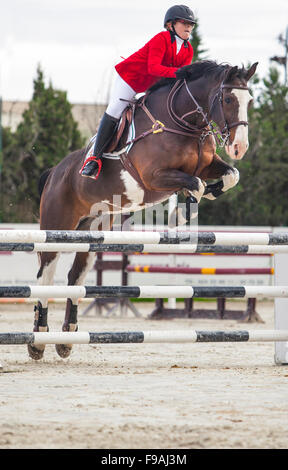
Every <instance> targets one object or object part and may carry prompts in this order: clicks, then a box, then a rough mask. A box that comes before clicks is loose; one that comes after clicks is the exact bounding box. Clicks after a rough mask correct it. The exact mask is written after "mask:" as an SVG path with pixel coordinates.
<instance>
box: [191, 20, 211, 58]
mask: <svg viewBox="0 0 288 470" xmlns="http://www.w3.org/2000/svg"><path fill="white" fill-rule="evenodd" d="M190 44H191V45H192V47H193V50H194V55H193V62H196V61H198V60H204V59H206V58H207V57H206V52H207V49H204V48H203V44H202V38H201V36H200V32H199V22H198V20H197V23H196V25H195V27H194V29H193V32H192V39H190Z"/></svg>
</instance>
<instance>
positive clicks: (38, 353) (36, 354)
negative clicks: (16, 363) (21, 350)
mask: <svg viewBox="0 0 288 470" xmlns="http://www.w3.org/2000/svg"><path fill="white" fill-rule="evenodd" d="M27 348H28V354H29V356H30V357H31V359H34V360H35V361H39V360H40V359H42V357H43V355H44V351H45V348H42V349H38V348H36V346H34V345H33V344H28V346H27Z"/></svg>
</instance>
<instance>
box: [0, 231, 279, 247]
mask: <svg viewBox="0 0 288 470" xmlns="http://www.w3.org/2000/svg"><path fill="white" fill-rule="evenodd" d="M11 242H12V243H13V242H17V243H62V242H66V243H103V244H107V243H108V244H109V243H112V244H115V243H116V244H117V243H118V244H123V243H125V244H127V243H128V244H129V243H144V244H164V245H165V244H173V245H175V244H180V243H195V244H203V245H217V244H218V245H243V244H247V245H288V233H286V232H280V233H246V232H237V233H230V232H188V231H186V232H185V231H184V232H176V231H175V232H174V231H169V232H125V231H123V232H121V231H115V232H112V231H76V230H0V243H11Z"/></svg>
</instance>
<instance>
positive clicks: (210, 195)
mask: <svg viewBox="0 0 288 470" xmlns="http://www.w3.org/2000/svg"><path fill="white" fill-rule="evenodd" d="M217 157H218V156H217ZM207 170H208V171H207ZM207 170H206V171H205V179H206V178H207V179H217V178H221V180H220V181H217V182H216V183H211V184H208V185H207V187H206V189H205V192H204V195H203V197H205V198H207V199H211V200H214V199H216V198H217V197H219V196H221V194H224V193H225V192H226V191H228V189H231V188H233V187H234V186H236V184H237V183H238V181H239V171H238V170H237V168H233V167H231V166H229V165H228V164H227V163H225V162H224V161H223V160H221V159H220V157H218V158H215V159H214V160H213V162H212V164H211V165H210V166H209V167H208V169H207ZM201 176H202V175H201Z"/></svg>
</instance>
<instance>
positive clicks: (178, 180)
mask: <svg viewBox="0 0 288 470" xmlns="http://www.w3.org/2000/svg"><path fill="white" fill-rule="evenodd" d="M205 186H206V184H205V183H204V182H203V181H202V180H201V179H200V178H198V177H197V176H191V175H188V174H187V173H184V171H181V170H174V169H169V168H166V169H160V170H157V171H155V172H154V174H153V176H152V178H151V179H150V181H149V189H152V190H155V191H171V190H172V191H174V192H176V191H183V190H186V191H187V192H188V193H189V195H190V196H192V197H193V198H195V201H194V202H197V203H198V204H199V202H200V200H201V198H202V196H203V194H204V191H205Z"/></svg>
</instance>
